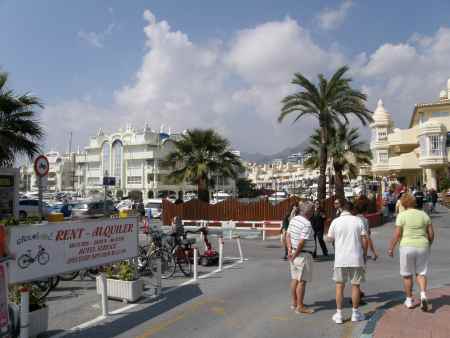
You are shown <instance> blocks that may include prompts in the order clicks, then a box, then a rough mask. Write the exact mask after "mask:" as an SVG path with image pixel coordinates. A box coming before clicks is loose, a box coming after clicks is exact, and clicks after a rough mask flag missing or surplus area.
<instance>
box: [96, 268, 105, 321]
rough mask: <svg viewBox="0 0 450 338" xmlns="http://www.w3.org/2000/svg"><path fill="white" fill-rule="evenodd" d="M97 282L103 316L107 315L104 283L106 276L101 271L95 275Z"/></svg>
mask: <svg viewBox="0 0 450 338" xmlns="http://www.w3.org/2000/svg"><path fill="white" fill-rule="evenodd" d="M97 280H98V283H99V284H100V296H101V303H102V304H101V305H102V315H103V317H106V316H108V286H107V283H106V277H105V274H104V273H103V272H101V273H100V274H99V275H98V276H97Z"/></svg>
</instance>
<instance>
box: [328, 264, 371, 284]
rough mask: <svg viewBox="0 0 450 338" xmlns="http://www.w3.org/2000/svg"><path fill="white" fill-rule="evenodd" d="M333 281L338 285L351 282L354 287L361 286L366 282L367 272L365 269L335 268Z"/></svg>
mask: <svg viewBox="0 0 450 338" xmlns="http://www.w3.org/2000/svg"><path fill="white" fill-rule="evenodd" d="M333 280H334V281H335V282H336V283H344V284H345V283H347V282H350V283H351V284H353V285H359V284H361V283H363V282H365V281H366V271H365V270H364V267H362V266H360V267H345V268H339V267H337V268H334V274H333Z"/></svg>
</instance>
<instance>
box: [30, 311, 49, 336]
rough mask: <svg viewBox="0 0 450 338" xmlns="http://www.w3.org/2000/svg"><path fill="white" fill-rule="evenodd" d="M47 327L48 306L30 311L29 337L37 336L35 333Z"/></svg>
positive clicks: (39, 332)
mask: <svg viewBox="0 0 450 338" xmlns="http://www.w3.org/2000/svg"><path fill="white" fill-rule="evenodd" d="M47 329H48V306H46V307H44V308H42V309H39V310H36V311H33V312H30V328H29V333H30V337H37V335H39V334H41V333H43V332H45V331H47Z"/></svg>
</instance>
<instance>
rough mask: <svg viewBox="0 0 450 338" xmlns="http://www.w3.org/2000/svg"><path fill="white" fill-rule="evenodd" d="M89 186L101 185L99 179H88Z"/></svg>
mask: <svg viewBox="0 0 450 338" xmlns="http://www.w3.org/2000/svg"><path fill="white" fill-rule="evenodd" d="M88 185H100V178H99V177H88Z"/></svg>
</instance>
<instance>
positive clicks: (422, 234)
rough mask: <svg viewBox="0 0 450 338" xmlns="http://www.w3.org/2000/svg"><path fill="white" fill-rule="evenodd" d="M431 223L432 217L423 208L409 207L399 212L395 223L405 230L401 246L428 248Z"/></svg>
mask: <svg viewBox="0 0 450 338" xmlns="http://www.w3.org/2000/svg"><path fill="white" fill-rule="evenodd" d="M430 223H431V219H430V217H429V216H428V215H427V214H426V213H425V212H423V211H422V210H417V209H407V210H405V211H403V212H401V213H399V214H398V216H397V220H396V222H395V225H396V226H398V227H401V228H402V230H403V233H402V239H401V241H400V246H411V247H415V248H427V247H428V246H429V245H430V242H429V241H428V234H427V226H428V224H430Z"/></svg>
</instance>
